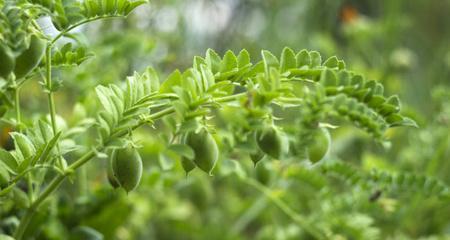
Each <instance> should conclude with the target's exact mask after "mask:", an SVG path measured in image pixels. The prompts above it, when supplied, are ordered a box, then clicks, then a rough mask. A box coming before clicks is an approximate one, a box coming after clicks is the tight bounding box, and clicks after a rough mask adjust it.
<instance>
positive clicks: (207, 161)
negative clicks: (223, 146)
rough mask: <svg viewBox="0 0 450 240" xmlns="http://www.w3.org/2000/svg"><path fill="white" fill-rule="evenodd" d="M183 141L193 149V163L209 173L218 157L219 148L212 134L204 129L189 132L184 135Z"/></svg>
mask: <svg viewBox="0 0 450 240" xmlns="http://www.w3.org/2000/svg"><path fill="white" fill-rule="evenodd" d="M185 142H186V144H187V145H188V146H189V147H191V148H192V150H194V155H195V156H194V163H195V165H197V167H199V168H200V169H201V170H203V171H204V172H206V173H208V174H211V171H212V170H213V169H214V167H215V165H216V162H217V159H218V158H219V149H218V147H217V143H216V141H215V140H214V138H213V137H212V135H211V134H210V133H209V132H207V131H206V130H204V129H202V130H201V131H200V132H198V133H195V132H190V133H188V134H187V135H186V139H185Z"/></svg>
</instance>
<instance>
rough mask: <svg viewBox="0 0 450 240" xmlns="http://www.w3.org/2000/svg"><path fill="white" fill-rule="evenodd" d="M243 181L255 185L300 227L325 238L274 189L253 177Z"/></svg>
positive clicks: (318, 237)
mask: <svg viewBox="0 0 450 240" xmlns="http://www.w3.org/2000/svg"><path fill="white" fill-rule="evenodd" d="M243 181H244V182H245V183H247V184H248V185H250V186H252V187H254V188H255V189H256V190H258V191H259V192H261V193H262V194H264V195H265V196H266V197H267V198H268V199H269V200H270V201H271V202H272V203H273V204H275V205H276V206H277V207H278V208H279V209H280V210H281V211H282V212H283V213H284V214H286V215H287V216H288V217H289V218H291V219H292V220H293V221H294V222H296V223H297V224H298V225H299V226H300V227H302V228H303V229H304V230H305V231H306V232H308V233H309V234H311V235H312V236H314V237H315V238H316V239H325V236H324V234H323V233H321V232H320V231H319V230H318V229H316V228H315V227H314V226H312V225H311V224H310V223H309V222H308V221H307V220H306V219H304V218H303V217H302V216H301V215H300V214H298V213H296V212H295V211H294V210H293V209H292V208H290V207H289V206H288V205H287V204H286V203H285V202H283V201H282V200H281V199H280V198H278V197H277V196H275V195H274V194H273V193H272V191H271V190H270V189H269V188H267V187H266V186H264V185H262V184H261V183H259V182H257V181H256V180H255V179H252V178H243Z"/></svg>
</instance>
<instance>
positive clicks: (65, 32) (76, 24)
mask: <svg viewBox="0 0 450 240" xmlns="http://www.w3.org/2000/svg"><path fill="white" fill-rule="evenodd" d="M120 17H123V16H98V17H95V18H89V19H85V20H83V21H80V22H77V23H75V24H74V25H72V26H70V27H68V28H67V29H64V30H62V31H61V32H60V33H59V34H58V35H56V37H54V38H53V40H52V41H51V42H50V45H53V44H54V43H55V42H56V41H57V40H58V39H60V38H61V37H62V36H64V35H66V34H67V33H68V32H70V31H72V30H73V29H75V28H77V27H79V26H81V25H83V24H85V23H88V22H93V21H96V20H99V19H107V18H120Z"/></svg>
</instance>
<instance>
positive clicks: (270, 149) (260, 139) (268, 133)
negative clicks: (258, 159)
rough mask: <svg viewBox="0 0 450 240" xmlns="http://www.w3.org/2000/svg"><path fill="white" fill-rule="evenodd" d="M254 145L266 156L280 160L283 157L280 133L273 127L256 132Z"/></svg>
mask: <svg viewBox="0 0 450 240" xmlns="http://www.w3.org/2000/svg"><path fill="white" fill-rule="evenodd" d="M255 136H256V143H257V144H258V147H259V148H260V149H261V150H262V151H263V152H264V153H265V154H267V155H269V156H271V157H273V158H275V159H280V158H281V157H282V155H283V139H282V137H281V134H280V132H279V131H278V130H277V129H275V128H274V127H268V128H265V129H263V130H260V131H257V132H256V134H255Z"/></svg>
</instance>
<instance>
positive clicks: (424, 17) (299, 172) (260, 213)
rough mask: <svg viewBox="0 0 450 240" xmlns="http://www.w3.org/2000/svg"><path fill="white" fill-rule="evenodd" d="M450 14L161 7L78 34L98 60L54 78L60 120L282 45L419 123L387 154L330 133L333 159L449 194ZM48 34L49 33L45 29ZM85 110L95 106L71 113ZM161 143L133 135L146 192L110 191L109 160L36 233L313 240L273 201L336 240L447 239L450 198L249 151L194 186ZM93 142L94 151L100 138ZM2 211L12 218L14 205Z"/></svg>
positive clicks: (225, 159) (433, 7) (67, 190)
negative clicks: (119, 94)
mask: <svg viewBox="0 0 450 240" xmlns="http://www.w3.org/2000/svg"><path fill="white" fill-rule="evenodd" d="M449 16H450V1H449V0H432V1H425V0H416V1H410V0H393V1H388V0H384V1H370V0H353V1H344V0H283V1H277V0H264V1H259V0H166V1H161V0H152V1H151V3H150V4H148V5H144V6H141V7H139V8H138V9H137V10H136V11H135V12H134V13H133V14H131V15H130V16H129V17H128V18H127V19H125V20H122V19H121V20H107V21H102V22H96V23H92V24H89V25H87V26H83V27H82V28H78V29H77V30H76V31H75V32H74V34H77V32H82V33H84V34H85V36H86V37H85V38H84V39H83V41H84V43H85V44H87V45H88V46H90V51H91V52H92V53H94V54H95V57H93V58H92V59H91V60H88V61H87V62H86V63H83V64H82V65H81V66H79V67H77V68H70V69H69V68H61V69H58V70H57V72H55V78H58V77H59V78H64V79H62V80H63V88H66V90H65V91H60V92H59V93H60V95H57V96H56V99H57V100H56V101H57V110H58V113H59V114H60V115H62V116H64V117H65V118H66V119H70V121H69V124H71V122H72V123H75V122H76V120H77V118H81V117H83V116H95V113H94V112H93V111H94V110H95V109H97V108H96V107H95V104H96V102H95V101H92V99H93V97H94V95H93V94H94V91H93V88H94V86H96V85H97V84H106V83H110V82H119V81H124V80H125V78H126V76H128V75H131V74H132V73H133V72H134V71H142V70H144V69H145V68H146V67H147V66H149V65H152V66H154V67H155V68H156V69H158V70H159V71H160V73H161V75H166V74H168V73H169V72H171V71H172V70H174V69H175V68H180V69H185V68H187V67H189V66H190V65H191V64H192V58H193V56H195V55H203V54H204V53H205V51H206V49H207V48H213V49H216V50H217V52H219V53H220V54H223V53H224V52H225V51H226V50H228V49H231V50H233V51H234V52H238V51H239V50H240V49H243V48H245V49H247V50H248V51H249V52H250V54H251V55H252V56H259V52H260V50H261V49H268V50H270V51H272V52H274V53H279V52H281V50H282V48H283V47H284V46H289V47H291V48H293V49H295V50H301V49H304V48H306V49H310V50H318V51H320V52H321V53H322V54H323V56H324V58H327V57H329V56H333V55H337V56H339V57H340V58H342V59H344V60H345V61H346V64H347V66H348V67H349V68H350V69H352V70H355V71H358V72H362V73H365V75H366V76H367V77H368V78H372V79H376V80H378V81H380V82H382V83H383V84H384V85H385V91H386V92H388V94H393V93H398V94H399V95H400V97H401V98H402V99H403V103H404V106H403V107H404V108H403V109H405V113H406V114H407V115H408V116H410V117H411V118H413V119H415V120H416V121H417V122H418V124H419V126H420V128H419V129H413V128H398V129H397V128H396V129H391V130H390V131H389V132H388V136H387V137H388V138H389V139H391V141H392V143H391V145H390V146H388V147H386V146H381V145H380V144H377V143H375V142H373V141H372V140H371V138H370V137H369V136H367V135H366V134H365V133H363V132H362V131H358V130H356V129H355V128H353V127H350V126H340V127H339V128H338V129H336V130H333V131H332V132H331V133H332V136H333V144H332V150H331V155H330V156H329V157H330V158H336V159H341V160H343V161H345V162H347V163H350V164H351V165H354V166H360V167H361V169H364V170H365V171H367V172H370V171H371V170H372V169H373V168H376V169H379V170H384V171H387V172H409V173H417V174H424V175H429V176H432V177H434V178H436V179H439V180H442V181H444V182H445V183H446V184H447V185H450V174H449V172H450V134H449V133H450V17H449ZM41 25H42V26H44V29H45V30H46V31H47V32H48V33H49V34H52V32H53V30H52V27H51V26H50V25H49V24H48V23H47V22H46V21H45V19H44V20H42V21H41ZM35 82H36V83H34V84H28V85H26V89H24V90H23V92H27V93H28V94H23V95H24V96H23V106H24V109H25V111H27V113H28V114H30V115H32V114H33V112H37V111H36V110H37V109H38V108H42V104H39V102H41V101H40V100H39V99H41V98H42V100H43V98H44V96H43V95H40V94H39V92H40V90H39V86H38V83H37V81H35ZM62 93H64V95H62ZM67 93H69V94H67ZM77 102H80V103H82V104H83V105H84V106H85V107H86V109H82V108H80V107H79V106H80V105H78V108H75V109H72V107H71V106H74V104H75V103H77ZM225 121H233V120H232V119H230V118H226V119H225ZM236 121H238V120H236ZM157 127H161V128H164V124H160V126H159V125H158V126H157ZM226 134H227V133H226V132H225V131H224V132H223V133H219V134H218V135H219V136H226ZM160 137H162V133H161V131H155V130H154V129H150V128H147V129H144V130H143V131H140V132H138V133H137V134H136V138H137V139H140V143H141V145H142V148H141V149H140V152H141V154H142V156H143V159H144V166H145V174H144V176H143V179H142V182H141V184H140V186H139V188H138V189H137V191H135V192H132V193H129V194H128V195H127V194H126V193H124V192H120V191H114V190H113V189H112V188H111V187H110V186H109V185H108V184H107V180H106V176H105V172H106V171H105V166H106V161H104V160H102V159H98V160H97V161H92V162H91V163H89V165H88V167H87V169H85V170H83V171H81V172H80V173H79V175H80V178H79V179H81V180H77V181H75V182H74V183H70V182H66V183H65V186H64V187H62V188H61V191H60V198H55V199H53V200H52V201H49V202H48V204H49V206H52V205H53V207H51V208H50V209H52V210H51V211H50V212H46V213H45V212H40V213H39V214H38V215H36V217H35V219H34V220H33V222H41V224H42V222H45V224H42V226H43V228H38V227H37V225H36V227H34V228H30V232H29V234H31V235H34V236H36V239H62V238H61V236H72V237H73V239H83V238H82V237H79V236H81V235H80V234H82V233H83V231H84V230H83V226H87V227H90V228H93V229H95V230H96V231H98V232H99V233H101V234H102V235H103V238H104V239H180V240H181V239H183V240H185V239H280V240H281V239H314V238H313V237H312V236H311V235H309V234H308V233H307V232H305V231H304V229H302V228H301V227H300V225H299V224H296V221H295V219H293V218H292V216H288V215H286V214H285V212H284V211H282V209H281V210H280V206H278V204H277V203H276V200H275V201H274V200H273V198H275V199H282V201H283V202H284V203H285V204H286V205H287V206H289V207H290V208H291V209H293V210H294V211H296V212H297V213H298V214H299V215H300V216H302V218H305V219H306V220H307V221H308V222H311V223H314V225H315V226H317V227H319V228H321V229H325V230H326V231H328V234H329V236H330V238H332V239H450V204H449V201H448V200H442V199H439V198H437V197H435V196H433V195H432V194H430V195H426V194H425V195H424V194H420V193H416V191H415V189H408V190H402V189H399V190H398V191H384V190H383V189H382V187H380V189H373V191H371V192H367V191H362V190H361V188H358V187H357V186H353V185H352V184H349V183H348V182H347V181H342V180H339V179H337V178H333V177H328V176H326V175H323V174H319V173H317V172H310V173H308V172H306V171H304V169H303V168H302V165H298V164H297V165H296V164H289V165H288V164H287V163H280V162H273V161H264V162H261V163H260V164H258V166H257V167H256V168H254V167H253V165H252V163H251V161H250V159H249V157H248V156H247V155H245V154H243V155H232V154H230V155H226V156H222V159H221V163H220V164H219V167H218V168H217V169H216V170H215V173H214V177H210V176H207V175H206V174H204V173H202V172H200V171H199V170H194V171H193V172H192V173H191V174H190V175H189V176H188V177H186V176H185V174H184V172H183V171H182V168H181V166H180V163H179V161H178V160H179V159H177V158H176V157H174V156H162V155H161V154H159V152H160V151H161V149H164V148H165V146H162V145H161V143H160V142H161V141H158V139H159V138H160ZM83 138H84V139H82V141H85V142H87V143H89V142H92V143H93V142H94V141H95V135H89V134H86V136H83ZM218 140H219V142H220V141H222V140H223V139H218ZM230 159H234V160H237V161H239V163H240V165H238V166H239V171H237V172H238V173H239V172H241V174H246V175H249V176H251V177H252V178H254V179H257V180H258V181H260V182H261V183H265V184H266V185H267V186H268V187H269V188H268V189H271V190H272V192H271V194H272V195H270V196H272V197H268V196H266V195H267V194H266V195H265V194H263V193H262V191H261V189H259V190H258V188H255V186H254V184H252V182H245V181H243V180H241V179H240V178H237V177H236V173H233V172H236V169H235V168H236V165H234V164H233V162H232V161H230ZM230 169H234V170H233V171H231V170H230ZM286 169H287V170H286ZM73 184H75V185H73ZM74 186H77V187H74ZM4 209H5V210H4V211H5V213H7V212H14V211H15V208H14V205H10V206H6V207H5V208H4ZM0 214H2V213H0ZM6 215H7V214H5V215H4V216H6ZM1 224H2V229H3V230H4V231H6V232H7V231H8V229H9V228H10V227H11V226H14V225H15V224H17V219H15V218H7V219H6V218H3V217H2V220H1ZM77 236H78V237H77Z"/></svg>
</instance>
